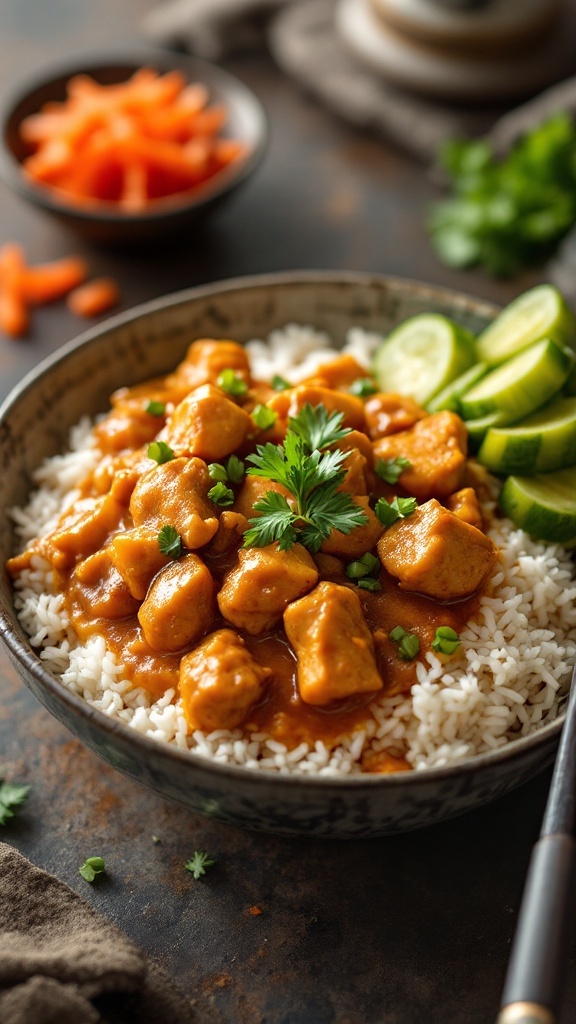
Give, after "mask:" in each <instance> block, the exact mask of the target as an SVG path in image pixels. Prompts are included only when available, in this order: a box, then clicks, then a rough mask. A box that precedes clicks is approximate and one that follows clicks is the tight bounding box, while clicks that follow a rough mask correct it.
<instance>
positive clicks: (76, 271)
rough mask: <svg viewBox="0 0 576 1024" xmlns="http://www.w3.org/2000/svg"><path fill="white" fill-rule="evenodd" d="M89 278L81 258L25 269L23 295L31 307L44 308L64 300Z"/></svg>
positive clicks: (69, 258)
mask: <svg viewBox="0 0 576 1024" xmlns="http://www.w3.org/2000/svg"><path fill="white" fill-rule="evenodd" d="M87 277H88V267H87V266H86V263H85V262H84V260H82V259H80V257H79V256H68V257H66V258H65V259H62V260H54V262H53V263H43V264H40V266H38V267H25V268H24V270H23V273H22V294H23V296H24V298H25V300H26V301H27V302H28V304H29V305H31V306H43V305H45V303H47V302H55V301H56V300H57V299H61V298H63V296H64V295H67V294H68V292H69V291H71V290H72V289H73V288H77V287H78V285H80V284H82V282H83V281H85V280H86V278H87Z"/></svg>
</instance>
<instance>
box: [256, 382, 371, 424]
mask: <svg viewBox="0 0 576 1024" xmlns="http://www.w3.org/2000/svg"><path fill="white" fill-rule="evenodd" d="M268 405H269V407H270V408H271V409H273V410H274V412H277V413H278V417H279V419H280V420H281V421H282V420H284V421H285V420H287V419H288V417H290V416H297V415H298V413H299V412H300V410H301V409H303V408H304V406H305V405H311V406H312V407H313V408H316V406H318V405H323V406H324V407H325V409H327V410H328V412H329V413H331V412H341V413H342V414H343V416H344V419H343V421H342V422H343V425H344V426H345V427H349V428H350V429H351V430H364V429H365V425H366V424H365V420H364V403H363V402H362V401H361V399H360V398H356V396H355V395H349V394H347V393H346V392H345V391H332V390H331V389H330V388H326V387H323V386H322V385H320V384H312V383H310V384H299V385H298V386H297V387H295V388H290V390H287V391H281V392H279V394H277V395H276V397H275V398H272V399H271V400H270V401H269V402H268Z"/></svg>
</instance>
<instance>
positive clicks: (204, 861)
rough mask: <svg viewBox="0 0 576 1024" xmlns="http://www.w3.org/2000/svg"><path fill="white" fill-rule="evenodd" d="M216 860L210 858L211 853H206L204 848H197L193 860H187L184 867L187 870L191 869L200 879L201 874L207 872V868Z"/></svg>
mask: <svg viewBox="0 0 576 1024" xmlns="http://www.w3.org/2000/svg"><path fill="white" fill-rule="evenodd" d="M212 864H214V861H213V860H211V859H210V855H209V854H207V853H204V852H203V850H196V851H195V852H194V856H193V857H192V858H191V860H188V861H186V863H185V865H184V867H185V868H186V871H189V872H190V873H191V874H192V875H193V876H194V878H195V879H199V878H200V876H201V875H205V874H206V868H209V867H210V866H211V865H212Z"/></svg>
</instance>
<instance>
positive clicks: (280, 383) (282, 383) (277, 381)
mask: <svg viewBox="0 0 576 1024" xmlns="http://www.w3.org/2000/svg"><path fill="white" fill-rule="evenodd" d="M270 384H271V385H272V387H273V388H274V391H287V390H288V388H291V387H292V385H291V383H290V381H289V380H285V379H284V377H281V376H280V374H279V373H275V374H274V376H273V377H272V380H271V381H270Z"/></svg>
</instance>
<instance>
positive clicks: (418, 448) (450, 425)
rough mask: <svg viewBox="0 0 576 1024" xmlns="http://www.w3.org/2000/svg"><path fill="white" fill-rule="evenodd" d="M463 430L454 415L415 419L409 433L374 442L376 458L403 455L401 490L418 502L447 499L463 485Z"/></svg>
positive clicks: (458, 419) (459, 421)
mask: <svg viewBox="0 0 576 1024" xmlns="http://www.w3.org/2000/svg"><path fill="white" fill-rule="evenodd" d="M466 447H467V434H466V427H465V426H464V424H463V422H462V420H461V419H460V417H459V416H457V415H456V413H453V412H437V413H434V414H433V415H432V416H426V417H425V419H422V420H418V422H417V423H415V424H414V426H413V427H412V428H411V430H404V431H402V432H401V433H398V434H393V435H391V436H390V437H383V438H381V439H380V440H379V441H375V442H374V455H375V457H376V459H396V458H398V456H400V455H401V456H403V457H404V458H406V459H408V460H409V462H410V467H409V468H407V469H404V470H403V471H402V477H401V481H400V482H401V484H402V489H403V490H404V491H406V492H407V493H408V494H411V495H413V496H414V497H415V498H417V499H418V501H427V500H428V498H446V497H448V495H449V494H452V493H453V492H454V491H457V490H458V488H459V487H460V486H461V484H462V480H463V478H464V473H465V470H466Z"/></svg>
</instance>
